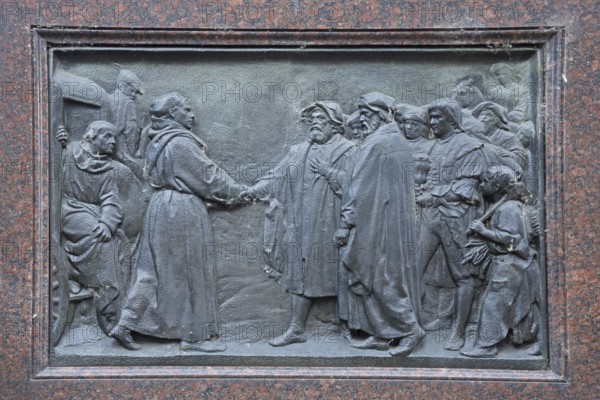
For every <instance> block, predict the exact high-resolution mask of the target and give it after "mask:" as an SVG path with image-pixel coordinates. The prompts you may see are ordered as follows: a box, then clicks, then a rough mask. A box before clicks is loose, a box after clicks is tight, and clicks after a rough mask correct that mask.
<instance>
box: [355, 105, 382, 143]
mask: <svg viewBox="0 0 600 400" xmlns="http://www.w3.org/2000/svg"><path fill="white" fill-rule="evenodd" d="M358 111H359V113H360V122H361V123H362V126H363V134H364V135H365V136H368V135H370V134H371V133H373V132H375V130H376V129H377V128H379V126H380V125H381V124H383V119H381V117H380V116H379V113H378V112H376V111H373V110H371V109H370V108H367V107H363V106H358Z"/></svg>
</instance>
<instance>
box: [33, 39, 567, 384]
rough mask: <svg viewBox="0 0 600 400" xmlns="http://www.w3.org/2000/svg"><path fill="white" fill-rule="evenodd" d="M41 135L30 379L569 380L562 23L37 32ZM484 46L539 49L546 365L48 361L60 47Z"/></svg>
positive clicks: (36, 105)
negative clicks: (53, 84)
mask: <svg viewBox="0 0 600 400" xmlns="http://www.w3.org/2000/svg"><path fill="white" fill-rule="evenodd" d="M31 32H32V46H33V56H34V59H33V74H34V76H33V82H34V96H33V109H34V114H33V121H34V123H33V125H34V127H33V128H34V130H33V135H34V199H35V202H34V205H35V206H34V221H33V223H34V238H35V241H34V260H33V271H32V272H33V280H32V282H33V284H32V292H33V293H32V295H33V297H32V298H33V310H32V311H33V314H34V315H37V317H36V318H35V319H33V320H32V327H31V328H32V330H31V332H32V343H33V346H32V378H33V379H36V380H37V379H61V378H79V379H81V378H90V379H96V378H167V377H172V378H211V379H225V378H240V379H256V378H288V379H302V378H304V379H306V378H313V379H318V378H337V379H344V378H346V379H353V380H362V379H392V380H436V379H439V380H461V381H464V380H466V381H515V382H554V383H562V382H567V380H568V377H567V359H568V355H567V354H566V352H565V349H566V348H567V314H566V294H567V287H566V283H565V282H566V279H565V275H566V271H565V264H566V263H565V249H564V245H565V232H564V226H565V212H564V192H563V187H564V185H563V179H564V176H565V172H564V165H565V160H564V154H563V151H564V150H563V149H564V145H563V144H564V142H565V131H564V124H563V121H564V118H563V114H564V82H563V79H562V76H563V69H564V57H565V52H564V41H565V32H564V29H563V28H562V27H540V28H538V29H533V28H526V29H525V28H524V29H460V30H458V29H439V30H421V31H419V30H389V31H381V30H377V31H368V30H338V31H336V30H333V31H331V30H301V31H300V30H277V31H260V30H235V29H234V30H227V31H223V30H146V29H139V30H138V29H133V30H124V29H63V28H34V29H32V31H31ZM59 46H60V47H78V46H105V47H123V46H127V47H134V46H136V47H148V48H153V47H156V48H159V47H209V46H210V47H220V48H223V47H235V48H243V47H253V48H256V47H269V48H274V47H275V48H291V49H293V48H299V47H302V48H310V47H319V48H336V47H346V48H347V47H361V48H365V47H373V48H386V47H411V48H427V47H436V48H460V47H479V48H486V47H487V48H491V49H496V50H497V51H499V52H501V51H509V50H510V48H512V47H524V46H527V47H534V48H537V49H538V50H539V51H540V52H541V54H542V56H541V60H542V65H541V71H542V72H543V78H542V81H543V82H542V83H543V88H542V93H543V95H542V98H541V105H542V108H541V109H542V110H545V112H543V113H541V115H540V116H539V119H538V121H537V122H538V126H539V127H540V131H542V132H543V133H544V134H543V137H544V138H545V146H544V147H545V168H544V170H545V196H546V202H545V226H546V234H545V248H546V254H545V260H546V262H545V264H546V278H547V282H546V287H547V313H548V335H549V338H548V369H547V370H544V371H516V370H493V369H462V368H455V369H447V368H381V367H370V368H364V367H356V368H348V367H343V368H342V367H339V368H333V367H331V368H329V367H328V368H323V367H319V368H311V367H251V368H250V367H244V366H239V367H204V366H194V367H178V366H169V367H165V366H156V367H148V366H140V367H129V366H128V367H117V366H111V367H52V366H50V361H49V351H50V347H49V346H50V345H49V338H48V330H49V329H48V328H49V284H50V283H49V267H48V266H49V265H50V251H49V249H50V235H49V232H50V221H49V219H50V217H49V213H48V211H47V210H48V209H49V191H50V181H51V180H50V174H51V173H52V170H53V169H52V168H51V165H50V161H49V160H50V155H49V146H48V140H49V133H48V132H49V131H50V126H49V109H50V107H49V101H50V99H49V62H48V61H49V54H50V49H51V48H53V47H59Z"/></svg>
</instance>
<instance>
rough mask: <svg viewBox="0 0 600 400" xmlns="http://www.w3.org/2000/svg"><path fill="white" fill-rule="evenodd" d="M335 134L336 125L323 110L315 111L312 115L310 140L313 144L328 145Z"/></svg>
mask: <svg viewBox="0 0 600 400" xmlns="http://www.w3.org/2000/svg"><path fill="white" fill-rule="evenodd" d="M334 134H335V125H334V123H333V122H332V121H331V120H330V119H329V116H328V115H327V114H326V113H325V111H323V110H319V109H317V110H314V111H313V112H312V113H311V114H310V133H309V134H308V140H309V141H310V142H311V143H319V144H323V143H327V142H328V141H329V139H331V138H332V137H333V135H334Z"/></svg>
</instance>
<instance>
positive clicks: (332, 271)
mask: <svg viewBox="0 0 600 400" xmlns="http://www.w3.org/2000/svg"><path fill="white" fill-rule="evenodd" d="M301 118H302V119H303V121H304V122H307V123H308V124H310V131H309V133H308V137H307V140H306V141H305V142H303V143H300V144H297V145H294V146H292V147H291V148H290V150H289V152H288V154H287V155H286V157H284V159H283V160H281V161H280V162H279V164H278V165H277V166H276V167H275V168H274V171H273V173H271V174H269V175H267V176H265V177H263V178H261V179H260V180H259V182H258V183H257V184H256V185H255V186H254V187H253V188H252V190H253V191H254V192H255V193H257V194H259V195H260V197H261V198H263V199H270V209H269V210H268V211H267V216H266V219H265V231H264V238H263V241H264V252H265V256H266V257H265V258H266V261H267V267H266V268H265V270H266V271H267V273H268V274H269V275H270V276H272V277H278V278H279V279H280V282H281V283H282V284H283V285H284V287H285V288H286V290H287V291H288V292H289V293H290V294H291V296H292V316H291V321H290V325H289V327H288V329H287V330H286V331H285V332H284V333H283V334H282V335H280V336H277V337H275V338H273V339H272V340H270V341H269V344H270V345H271V346H276V347H277V346H286V345H289V344H292V343H302V342H306V340H307V335H306V333H305V329H306V320H307V317H308V312H309V310H310V308H311V306H312V304H313V300H314V299H316V298H324V297H335V296H337V268H338V253H337V247H336V246H335V243H334V241H333V237H334V233H335V229H336V227H337V222H338V218H339V214H340V198H341V190H342V186H341V185H342V182H343V179H344V174H345V171H346V169H347V167H348V165H349V162H350V159H351V157H352V154H353V152H354V149H355V146H354V143H352V142H351V141H349V140H348V139H346V138H344V114H343V112H342V109H341V107H340V106H339V104H337V103H334V102H330V101H318V102H316V103H313V104H311V105H310V106H309V107H307V108H305V109H304V110H302V113H301ZM266 193H268V194H266Z"/></svg>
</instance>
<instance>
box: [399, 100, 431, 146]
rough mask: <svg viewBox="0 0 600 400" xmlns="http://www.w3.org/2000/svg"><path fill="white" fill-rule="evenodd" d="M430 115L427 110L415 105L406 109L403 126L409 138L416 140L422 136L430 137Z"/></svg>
mask: <svg viewBox="0 0 600 400" xmlns="http://www.w3.org/2000/svg"><path fill="white" fill-rule="evenodd" d="M428 120H429V116H428V114H427V111H425V110H423V109H422V108H419V107H413V108H411V109H410V110H406V111H405V112H404V114H403V115H402V119H401V121H402V127H403V130H404V134H405V136H406V138H407V139H409V140H416V139H418V138H420V137H422V138H425V139H428V138H429V132H430V131H431V130H430V129H429V124H428V122H427V121H428Z"/></svg>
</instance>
